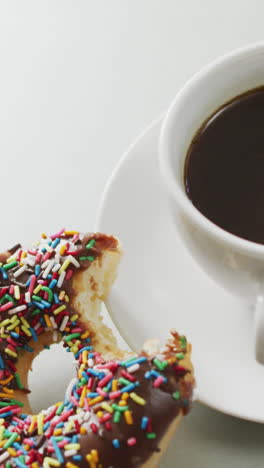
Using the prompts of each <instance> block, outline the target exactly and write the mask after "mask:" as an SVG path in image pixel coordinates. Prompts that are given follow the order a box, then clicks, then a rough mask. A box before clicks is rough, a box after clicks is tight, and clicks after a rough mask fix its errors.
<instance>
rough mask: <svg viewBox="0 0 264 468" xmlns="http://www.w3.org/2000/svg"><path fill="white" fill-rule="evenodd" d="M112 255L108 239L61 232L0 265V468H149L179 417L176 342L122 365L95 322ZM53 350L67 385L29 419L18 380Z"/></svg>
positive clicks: (186, 387) (181, 391) (115, 253)
mask: <svg viewBox="0 0 264 468" xmlns="http://www.w3.org/2000/svg"><path fill="white" fill-rule="evenodd" d="M120 255H121V248H120V245H119V242H118V240H117V239H116V238H114V237H112V236H107V235H104V234H99V233H96V234H87V235H82V234H80V233H79V232H77V231H67V230H65V229H62V230H61V231H60V232H58V233H56V234H54V235H51V236H49V237H48V236H47V235H46V234H42V238H41V240H40V241H39V242H37V243H36V244H35V245H34V247H32V248H31V249H27V250H25V249H23V248H22V247H21V246H20V245H16V246H14V247H13V248H12V249H10V250H9V251H7V252H5V253H3V254H1V255H0V262H1V263H0V468H3V467H7V468H11V467H19V468H28V467H30V468H40V467H44V468H49V467H66V468H78V467H90V468H100V467H102V468H110V467H112V468H130V467H131V468H132V467H151V468H153V467H155V466H156V465H157V463H158V462H159V459H160V455H161V454H162V452H163V451H164V450H165V449H166V447H167V444H168V442H169V440H170V438H171V436H172V434H173V433H174V431H175V429H176V427H177V426H178V424H179V422H180V419H181V417H182V415H184V414H186V413H187V412H188V411H189V409H190V405H191V397H192V389H193V384H194V378H193V369H192V365H191V361H190V351H191V347H190V344H188V343H187V340H186V338H185V337H184V336H180V335H178V333H176V332H175V331H172V332H171V338H170V339H169V340H168V342H167V344H166V345H165V347H164V349H163V350H161V351H157V350H155V349H154V348H155V347H154V348H153V346H152V343H151V342H150V343H148V344H146V345H145V347H144V349H143V351H142V352H140V353H137V354H135V353H129V354H127V355H125V354H124V353H123V352H122V351H121V350H119V349H118V347H117V344H116V341H115V338H114V337H113V335H112V333H111V331H110V330H109V329H108V328H107V327H106V326H105V325H104V323H103V321H102V319H101V316H100V308H99V307H100V302H101V301H102V300H104V298H105V297H106V295H107V293H108V292H109V289H110V287H111V285H112V283H113V281H114V279H115V275H116V268H117V265H118V262H119V260H120ZM124 313H125V312H124ZM54 341H62V342H63V346H64V347H65V348H66V351H69V352H71V353H72V354H73V355H74V359H75V362H76V378H75V379H74V380H73V381H71V382H70V383H69V387H68V389H67V392H66V396H65V398H64V399H63V400H62V401H60V402H55V403H54V404H53V405H52V406H51V407H49V408H47V409H45V410H42V411H41V412H40V413H39V414H32V411H31V409H30V405H29V401H28V393H29V389H28V384H27V375H28V370H29V369H30V367H31V363H32V360H33V358H34V357H35V356H36V355H37V354H38V353H39V352H40V351H41V350H42V349H43V347H49V345H50V344H52V343H53V342H54ZM50 353H51V355H52V351H50ZM51 358H52V356H51ZM47 387H48V382H47ZM48 391H49V388H48Z"/></svg>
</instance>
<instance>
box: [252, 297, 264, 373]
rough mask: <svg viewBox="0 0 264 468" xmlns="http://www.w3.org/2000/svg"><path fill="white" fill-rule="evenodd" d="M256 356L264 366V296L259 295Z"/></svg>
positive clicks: (255, 326) (255, 329)
mask: <svg viewBox="0 0 264 468" xmlns="http://www.w3.org/2000/svg"><path fill="white" fill-rule="evenodd" d="M254 337H255V355H256V360H257V361H258V362H259V363H260V364H264V296H263V295H262V294H259V295H258V296H257V299H256V304H255V316H254Z"/></svg>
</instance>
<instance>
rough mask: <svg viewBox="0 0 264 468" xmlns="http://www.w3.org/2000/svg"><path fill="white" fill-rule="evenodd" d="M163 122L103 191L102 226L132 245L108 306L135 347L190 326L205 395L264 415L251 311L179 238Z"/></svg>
mask: <svg viewBox="0 0 264 468" xmlns="http://www.w3.org/2000/svg"><path fill="white" fill-rule="evenodd" d="M160 123H161V120H160V119H159V121H157V122H155V123H154V124H153V125H152V126H151V127H150V128H148V129H147V131H146V132H145V133H144V134H142V135H141V136H140V137H139V138H138V139H137V140H136V142H135V143H134V144H133V145H132V146H131V147H130V148H129V150H128V151H127V153H126V154H125V155H124V157H123V158H122V159H121V161H120V163H119V165H118V167H117V168H116V170H115V171H114V173H113V175H112V177H111V179H110V181H109V183H108V185H107V188H106V190H105V193H104V196H103V201H102V204H101V209H100V212H99V218H98V223H97V229H98V230H102V231H105V232H109V233H114V234H116V235H117V236H118V237H119V238H120V239H121V241H122V244H123V247H124V251H125V255H124V257H123V260H122V264H121V267H120V271H119V275H118V278H117V281H116V284H115V286H114V288H113V291H112V294H111V296H110V298H109V300H108V304H107V307H108V308H109V311H110V314H111V317H112V319H113V321H114V323H115V324H116V325H117V327H118V329H119V331H120V333H121V335H122V336H123V337H124V338H125V339H126V340H127V342H128V343H129V345H130V346H131V347H132V348H136V349H138V348H140V347H141V346H142V343H143V342H144V340H146V339H148V338H150V337H161V338H162V339H164V338H166V336H168V332H169V330H170V329H171V328H176V329H177V330H178V331H180V332H181V333H186V334H187V336H188V338H189V339H190V341H191V342H192V344H193V360H194V364H195V373H196V379H197V398H198V399H199V401H201V402H203V403H205V404H207V405H208V406H211V407H212V408H215V409H218V410H220V411H223V412H225V413H228V414H231V415H234V416H238V417H241V418H245V419H249V420H252V421H257V422H264V400H263V395H264V367H263V366H261V365H260V364H258V363H257V362H256V361H255V359H254V351H253V339H252V326H253V323H252V316H251V312H250V310H249V309H248V308H246V306H245V305H244V304H242V303H241V302H239V301H238V300H237V299H235V298H233V297H232V296H230V295H229V294H228V293H227V292H225V291H224V290H223V289H221V288H220V287H219V286H217V285H216V284H215V283H213V281H212V280H211V279H210V278H208V276H206V274H205V273H204V272H202V271H201V270H200V269H199V267H198V266H197V265H196V263H195V262H194V260H193V259H192V258H191V256H190V255H189V253H188V252H187V251H186V249H185V247H184V246H183V245H182V243H181V241H180V239H179V238H178V235H177V232H176V230H175V228H174V226H173V224H172V220H171V217H170V214H169V210H168V205H167V199H166V198H165V194H164V190H163V187H162V183H161V180H160V174H159V168H158V156H157V146H158V137H159V131H160Z"/></svg>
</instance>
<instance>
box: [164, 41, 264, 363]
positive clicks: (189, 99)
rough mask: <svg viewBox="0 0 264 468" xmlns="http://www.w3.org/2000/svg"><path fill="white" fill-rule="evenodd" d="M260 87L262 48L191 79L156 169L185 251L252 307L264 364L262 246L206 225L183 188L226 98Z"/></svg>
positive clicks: (176, 105)
mask: <svg viewBox="0 0 264 468" xmlns="http://www.w3.org/2000/svg"><path fill="white" fill-rule="evenodd" d="M262 85H263V86H264V43H258V44H253V45H250V46H247V47H243V48H241V49H239V50H236V51H234V52H231V53H229V54H227V55H225V56H224V57H221V58H219V59H217V60H216V61H214V62H213V63H211V64H210V65H208V66H207V67H205V68H204V69H203V70H202V71H200V72H199V73H197V74H196V75H195V76H193V78H191V79H190V80H189V81H188V82H187V83H186V85H185V86H184V87H183V88H182V89H181V90H180V91H179V92H178V94H177V96H176V97H175V99H174V101H173V102H172V104H171V106H170V108H169V110H168V113H167V115H166V117H165V119H164V122H163V126H162V130H161V136H160V167H161V173H162V176H163V179H164V181H165V186H166V189H167V193H168V196H169V201H170V206H171V210H172V215H173V217H174V221H175V226H176V228H177V230H178V232H179V233H180V235H181V238H182V239H183V242H184V243H185V245H186V247H187V249H188V250H189V251H190V253H191V254H192V256H193V257H194V258H195V259H196V260H197V262H198V263H199V265H200V266H201V267H202V268H203V269H204V270H205V271H206V272H207V273H208V275H210V277H212V278H213V279H215V280H216V281H217V282H218V283H219V284H220V285H221V286H223V287H224V288H226V289H228V290H229V291H230V292H231V293H233V294H236V295H237V296H239V297H240V298H241V297H242V298H244V299H245V300H246V301H247V302H248V304H249V306H250V305H252V306H253V307H252V311H253V310H254V313H253V312H252V331H251V330H249V333H251V332H252V333H255V344H256V345H255V348H256V359H257V360H258V361H260V362H262V363H264V245H261V244H257V243H254V242H250V241H247V240H245V239H241V238H239V237H237V236H235V235H233V234H230V233H229V232H227V231H225V230H223V229H222V228H220V227H218V226H217V225H215V224H214V223H212V222H211V221H209V220H208V219H207V218H206V217H205V216H204V215H203V214H202V213H200V212H199V211H198V210H197V209H196V208H195V206H194V205H193V204H192V202H191V201H190V200H189V198H188V197H187V195H186V192H185V186H184V164H185V158H186V154H187V151H188V148H189V146H190V143H191V141H192V139H193V137H194V135H195V134H196V132H197V130H198V129H199V128H200V126H201V125H202V124H203V123H204V121H205V120H206V119H207V118H208V117H209V116H210V115H212V114H213V113H214V111H216V110H217V109H218V108H219V107H220V106H221V105H223V104H224V103H226V102H227V101H229V100H230V99H232V98H234V97H236V96H238V95H239V94H241V93H243V92H245V91H248V90H250V89H254V88H256V87H258V86H262ZM263 133H264V122H263ZM227 170H228V169H227ZM263 190H264V185H263ZM263 216H264V206H263ZM198 312H199V311H197V313H198ZM213 313H214V311H213V310H212V314H213ZM230 313H232V311H230ZM227 326H228V324H227ZM237 333H239V329H238V330H237Z"/></svg>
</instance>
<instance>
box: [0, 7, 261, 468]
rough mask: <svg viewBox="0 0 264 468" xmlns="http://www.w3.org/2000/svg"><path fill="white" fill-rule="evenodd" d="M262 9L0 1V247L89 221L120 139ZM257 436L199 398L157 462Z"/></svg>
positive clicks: (255, 30)
mask: <svg viewBox="0 0 264 468" xmlns="http://www.w3.org/2000/svg"><path fill="white" fill-rule="evenodd" d="M263 17H264V7H263V2H262V0H254V1H253V0H251V1H243V0H237V1H235V0H222V1H221V2H220V1H215V0H208V1H207V0H200V1H198V0H192V1H190V0H184V1H183V0H181V1H179V0H171V1H168V0H159V1H157V0H133V1H128V0H111V1H110V0H105V1H101V0H96V1H95V0H94V1H90V0H84V1H82V0H75V1H68V0H45V1H40V0H32V1H28V0H23V1H21V0H19V1H17V2H15V1H13V0H8V1H7V0H2V1H0V157H1V173H0V194H1V210H2V213H1V221H2V222H1V232H0V246H1V247H6V246H7V243H8V246H9V245H10V243H11V244H12V242H13V241H17V240H20V239H21V240H26V239H30V238H33V239H34V238H35V236H36V235H37V234H38V233H39V232H42V231H43V230H53V229H54V228H56V227H58V226H62V225H64V224H67V225H68V226H69V227H77V228H80V229H84V230H87V229H88V230H89V229H92V228H93V226H94V223H95V218H96V212H97V209H98V205H99V200H100V196H101V193H102V190H103V188H104V185H105V183H106V180H107V178H108V176H109V175H110V173H111V170H112V169H113V167H114V166H115V164H116V162H117V161H118V160H119V158H120V156H121V154H122V152H123V150H125V148H126V147H127V145H128V144H130V142H131V141H132V140H133V139H134V137H135V136H137V134H138V133H139V132H141V131H142V130H143V128H144V127H145V126H146V125H147V124H149V122H150V121H151V120H152V119H154V118H156V117H157V115H159V114H160V113H161V112H163V111H164V109H166V107H167V106H168V104H169V102H170V100H171V99H172V97H173V96H174V94H175V93H176V91H177V89H178V88H179V87H180V86H181V85H182V84H183V83H184V81H185V80H186V79H187V78H188V77H189V76H191V74H192V73H194V72H195V71H197V70H198V69H199V68H200V67H201V66H202V65H204V64H206V63H207V62H208V61H210V60H211V59H213V58H214V57H215V56H217V55H219V54H222V53H225V52H227V51H228V50H230V49H232V48H234V47H237V46H241V45H243V44H246V43H248V42H252V41H256V40H261V39H263V38H264V26H263V25H264V21H263ZM193 105H194V106H195V103H193ZM135 222H136V221H135ZM17 233H19V238H18V234H17ZM245 378H246V376H245ZM249 398H254V395H249ZM263 441H264V429H263V427H262V426H258V425H255V424H252V423H247V422H243V421H239V420H235V419H232V418H230V417H226V416H224V415H221V414H217V413H215V412H213V411H211V410H208V409H206V408H203V407H199V406H196V408H195V409H194V411H193V414H192V415H191V416H190V417H189V420H186V421H185V424H184V425H183V427H182V428H181V429H180V432H179V435H178V438H177V439H176V444H177V446H178V454H177V458H176V459H174V458H173V457H172V453H174V452H172V451H170V452H169V454H168V455H167V456H166V457H165V459H164V461H163V463H162V466H163V467H164V468H165V467H166V468H170V467H174V466H177V467H179V468H192V467H196V468H200V467H201V468H202V467H203V468H205V467H208V468H209V467H210V468H218V467H219V468H220V467H222V466H231V464H232V466H236V464H237V466H239V467H240V468H248V467H249V466H250V467H253V468H254V467H260V466H262V464H263V462H262V457H263V455H264V442H263ZM262 444H263V448H262Z"/></svg>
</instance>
